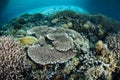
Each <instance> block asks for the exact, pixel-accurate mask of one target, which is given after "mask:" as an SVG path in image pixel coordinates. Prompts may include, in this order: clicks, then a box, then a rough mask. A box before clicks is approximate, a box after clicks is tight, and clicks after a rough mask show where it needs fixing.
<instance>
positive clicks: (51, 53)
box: [28, 44, 76, 65]
mask: <svg viewBox="0 0 120 80" xmlns="http://www.w3.org/2000/svg"><path fill="white" fill-rule="evenodd" d="M75 55H76V54H75V53H73V52H72V51H70V50H69V51H62V52H60V51H57V50H56V49H54V48H53V47H50V46H48V45H46V46H43V47H41V46H40V45H38V44H37V45H33V46H30V47H29V48H28V56H29V57H30V58H31V59H32V60H33V61H35V62H36V63H39V64H42V65H46V64H55V63H63V62H66V61H68V60H69V59H70V58H72V57H74V56H75Z"/></svg>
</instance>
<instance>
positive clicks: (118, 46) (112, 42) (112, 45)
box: [105, 32, 120, 59]
mask: <svg viewBox="0 0 120 80" xmlns="http://www.w3.org/2000/svg"><path fill="white" fill-rule="evenodd" d="M105 42H106V43H107V45H108V48H109V49H110V50H112V52H113V53H115V54H116V56H117V58H118V59H120V32H118V33H117V34H113V35H109V36H108V37H106V40H105Z"/></svg>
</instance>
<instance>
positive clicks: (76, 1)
mask: <svg viewBox="0 0 120 80" xmlns="http://www.w3.org/2000/svg"><path fill="white" fill-rule="evenodd" d="M119 4H120V0H29V1H28V0H0V24H2V23H6V22H7V21H8V20H9V19H11V18H13V17H15V16H18V15H20V14H22V13H25V12H27V11H35V10H40V8H43V7H48V6H61V5H66V6H76V7H80V9H83V10H84V11H88V12H97V13H102V14H104V15H106V16H108V17H111V18H113V19H116V20H119V21H120V15H119V14H120V5H119Z"/></svg>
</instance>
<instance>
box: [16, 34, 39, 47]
mask: <svg viewBox="0 0 120 80" xmlns="http://www.w3.org/2000/svg"><path fill="white" fill-rule="evenodd" d="M18 40H19V41H20V43H21V44H22V45H23V46H30V45H33V44H35V43H37V42H38V40H37V38H35V37H32V36H25V37H22V38H19V39H18Z"/></svg>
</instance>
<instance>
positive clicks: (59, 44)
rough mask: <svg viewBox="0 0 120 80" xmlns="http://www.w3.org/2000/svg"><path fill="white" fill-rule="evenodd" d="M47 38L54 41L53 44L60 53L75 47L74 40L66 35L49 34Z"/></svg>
mask: <svg viewBox="0 0 120 80" xmlns="http://www.w3.org/2000/svg"><path fill="white" fill-rule="evenodd" d="M47 38H49V39H50V40H54V41H53V42H52V43H53V45H54V47H55V48H56V49H57V50H59V51H67V50H69V49H71V48H72V47H73V45H72V44H73V39H72V38H71V37H69V36H68V35H67V34H66V33H63V34H47Z"/></svg>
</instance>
